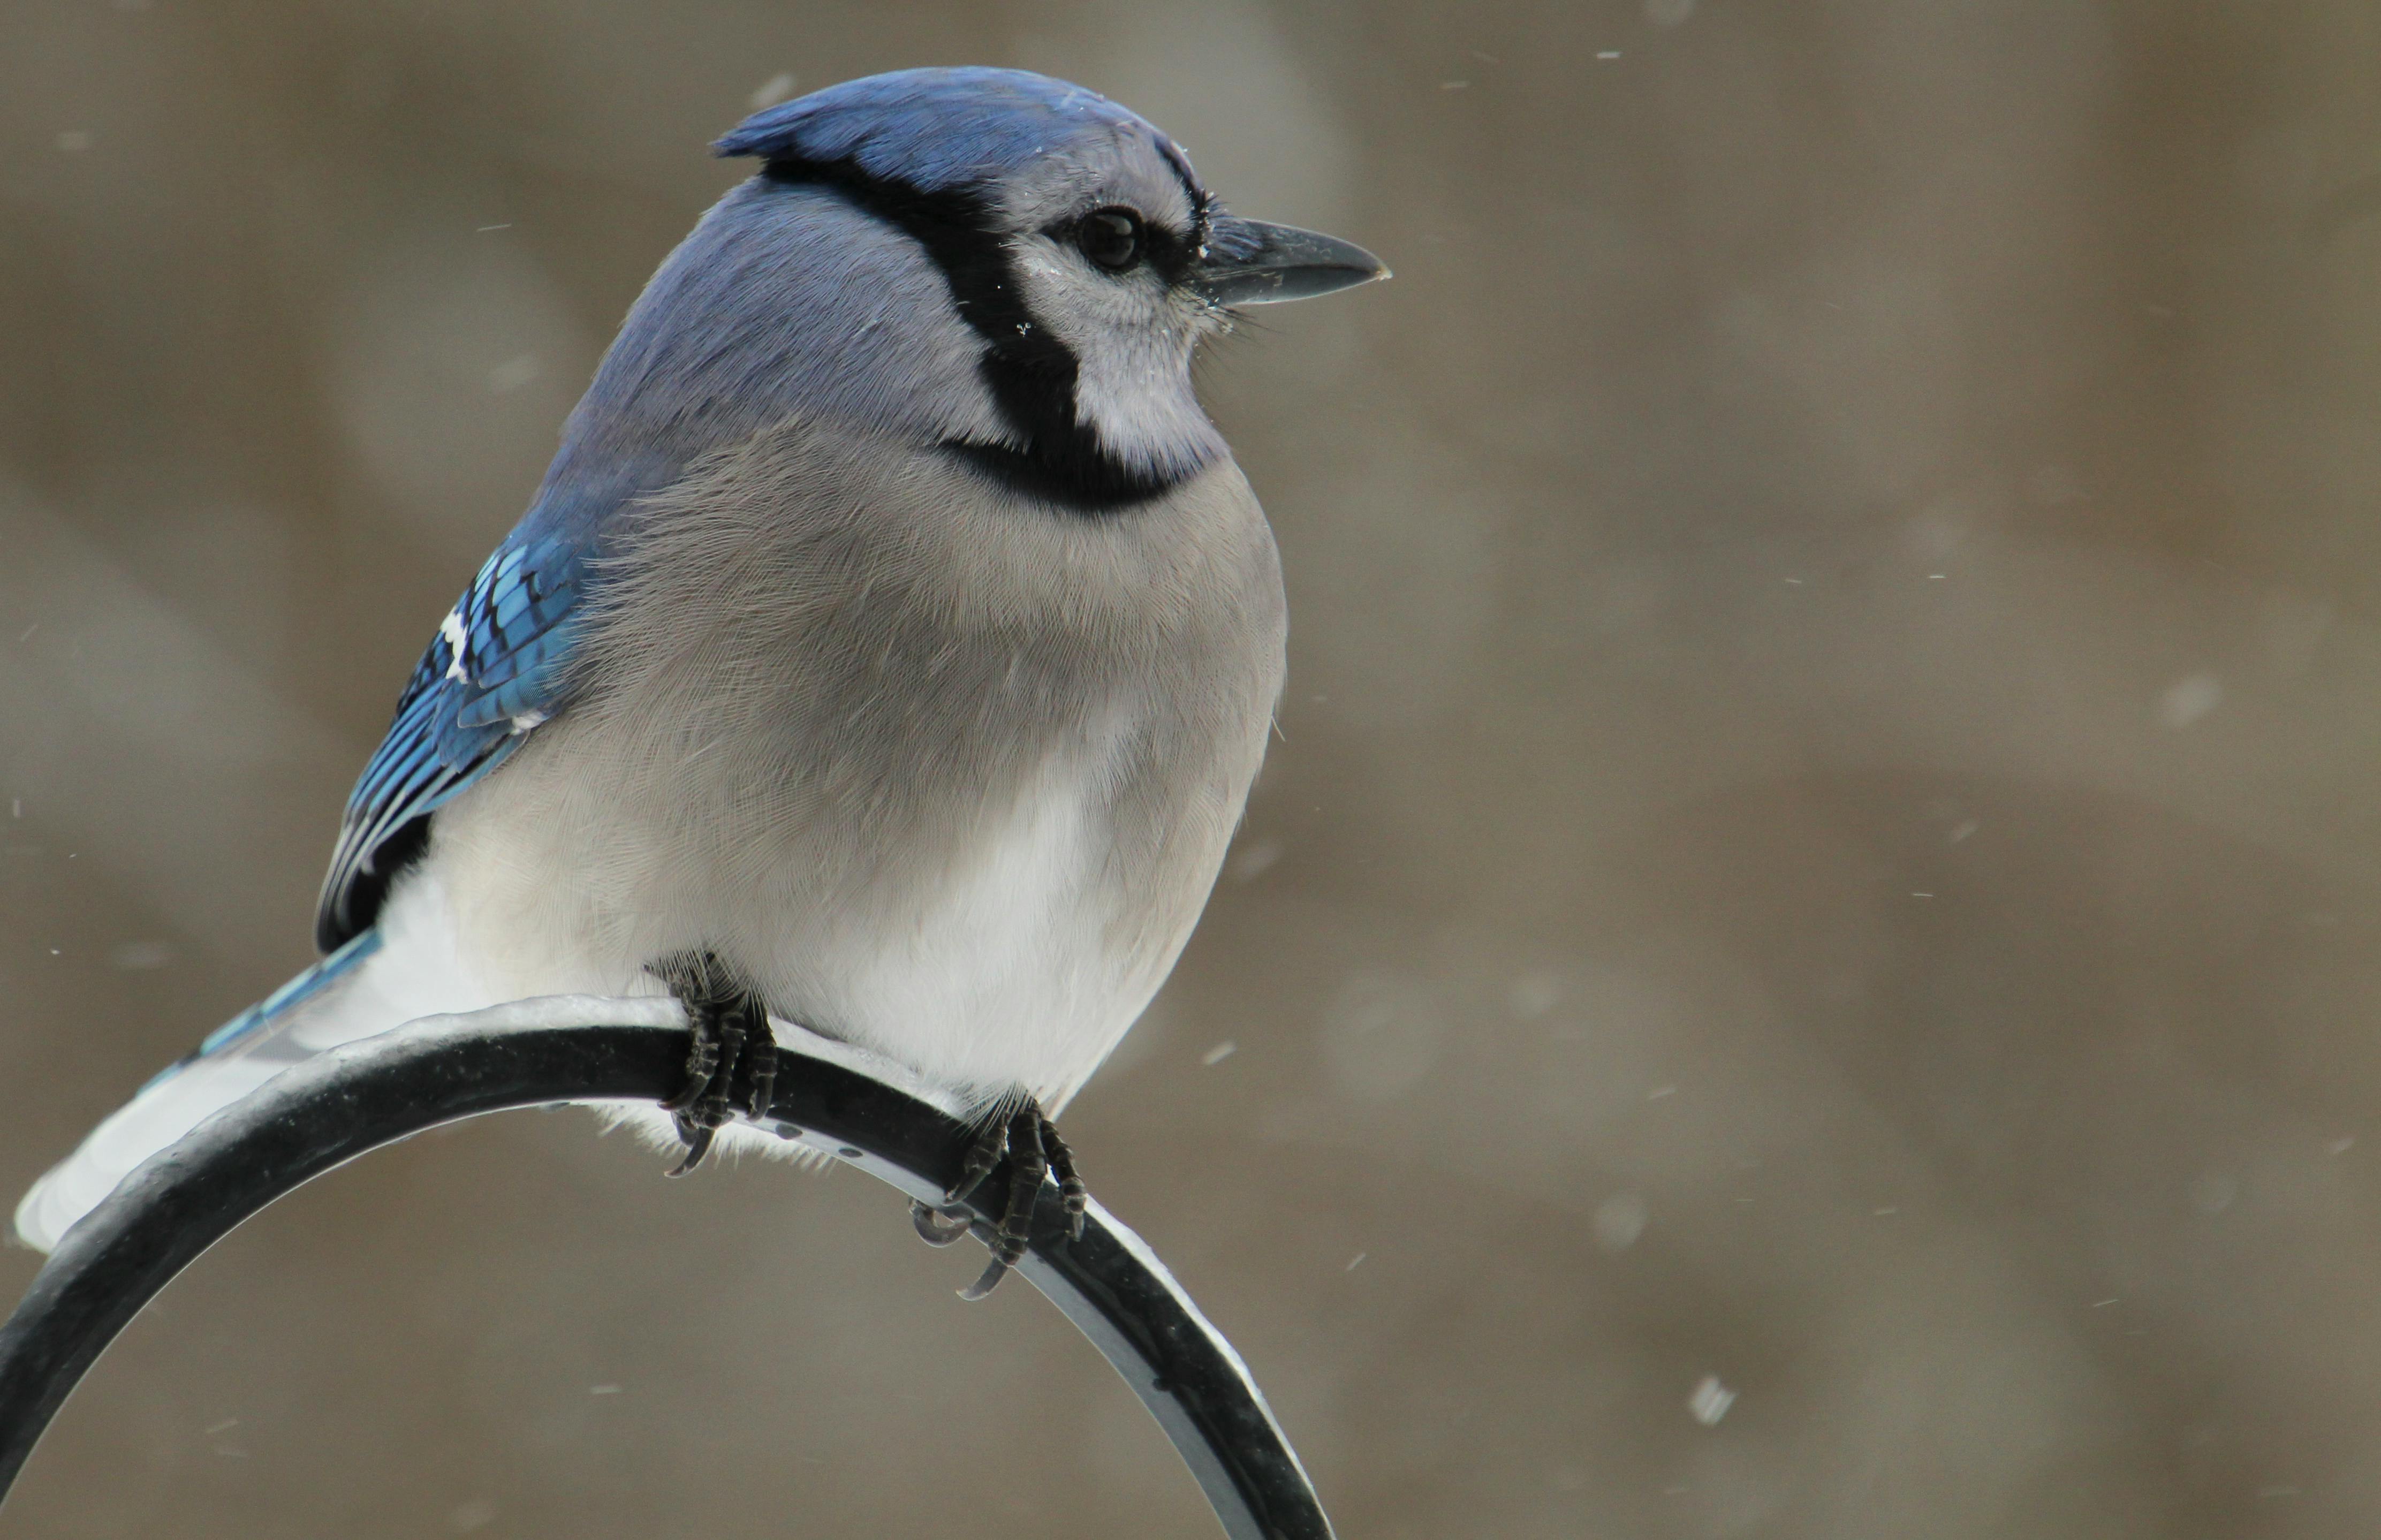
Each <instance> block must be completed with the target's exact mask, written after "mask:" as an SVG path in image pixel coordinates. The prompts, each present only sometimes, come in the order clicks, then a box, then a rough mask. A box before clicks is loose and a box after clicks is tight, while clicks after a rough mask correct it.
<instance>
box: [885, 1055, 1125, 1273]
mask: <svg viewBox="0 0 2381 1540" xmlns="http://www.w3.org/2000/svg"><path fill="white" fill-rule="evenodd" d="M1003 1156H1006V1157H1007V1160H1008V1166H1009V1170H1008V1193H1007V1203H1006V1204H1003V1205H1002V1207H1001V1210H1000V1223H999V1228H998V1229H997V1231H996V1232H995V1235H994V1237H993V1241H992V1261H991V1262H990V1263H989V1264H987V1265H985V1267H984V1270H983V1277H979V1278H977V1279H976V1280H975V1281H974V1282H973V1283H971V1284H969V1285H968V1286H967V1287H966V1288H965V1289H960V1290H959V1298H960V1299H963V1300H980V1299H983V1297H984V1296H985V1295H986V1294H989V1293H991V1292H992V1291H993V1289H994V1288H995V1286H997V1285H998V1284H999V1282H1000V1280H1001V1279H1002V1278H1003V1277H1006V1276H1007V1273H1008V1270H1009V1269H1010V1268H1011V1267H1014V1266H1015V1265H1017V1263H1018V1261H1019V1259H1020V1258H1022V1257H1023V1256H1024V1255H1025V1249H1026V1245H1027V1242H1028V1240H1029V1238H1030V1236H1031V1234H1032V1224H1033V1205H1034V1204H1035V1202H1036V1201H1037V1200H1038V1199H1039V1198H1040V1196H1041V1192H1042V1183H1043V1180H1044V1179H1045V1178H1048V1177H1054V1176H1055V1177H1056V1179H1057V1181H1058V1201H1059V1204H1060V1206H1061V1207H1063V1208H1064V1209H1065V1210H1066V1214H1067V1233H1068V1235H1069V1236H1071V1237H1073V1238H1074V1239H1075V1240H1078V1241H1080V1240H1081V1239H1082V1238H1083V1215H1084V1212H1085V1210H1086V1209H1088V1208H1089V1206H1090V1204H1091V1201H1092V1195H1091V1192H1090V1190H1089V1189H1088V1188H1086V1187H1084V1185H1083V1179H1082V1178H1081V1176H1079V1175H1078V1174H1077V1173H1076V1171H1075V1152H1074V1151H1072V1150H1070V1149H1068V1147H1067V1142H1066V1141H1065V1140H1064V1139H1061V1138H1059V1137H1058V1125H1057V1124H1056V1123H1054V1122H1052V1121H1050V1119H1049V1118H1047V1117H1045V1116H1044V1115H1043V1111H1042V1108H1041V1106H1040V1104H1038V1103H1035V1102H1028V1103H1026V1104H1025V1105H1024V1106H1022V1107H1020V1108H1019V1109H1018V1110H1017V1111H1015V1112H1012V1113H1010V1114H1008V1115H1007V1116H1006V1117H1001V1118H994V1119H993V1120H992V1121H991V1122H989V1123H987V1124H985V1125H984V1126H983V1129H982V1131H979V1132H978V1133H977V1134H976V1138H975V1143H972V1144H971V1145H969V1146H968V1153H967V1161H966V1163H965V1164H964V1165H963V1166H962V1167H960V1169H959V1182H958V1184H957V1185H956V1186H954V1187H953V1188H952V1189H951V1190H950V1191H949V1192H946V1193H944V1194H943V1202H942V1204H941V1206H939V1207H934V1206H930V1205H928V1204H922V1203H912V1204H910V1222H911V1223H913V1224H915V1225H916V1226H917V1227H918V1234H919V1235H920V1236H921V1237H922V1238H923V1239H924V1241H926V1243H927V1244H928V1245H931V1246H947V1245H949V1244H950V1243H951V1242H952V1241H957V1240H958V1239H959V1237H961V1236H963V1235H965V1234H966V1233H967V1232H968V1223H969V1220H968V1213H967V1210H966V1209H965V1208H964V1207H963V1206H961V1205H962V1204H964V1203H965V1202H966V1200H967V1198H968V1195H969V1194H971V1193H972V1192H974V1191H975V1190H976V1189H977V1188H979V1187H981V1186H983V1183H984V1179H986V1178H988V1177H990V1176H991V1175H992V1174H993V1172H994V1171H995V1169H996V1168H997V1167H999V1165H1000V1162H1001V1159H1002V1157H1003Z"/></svg>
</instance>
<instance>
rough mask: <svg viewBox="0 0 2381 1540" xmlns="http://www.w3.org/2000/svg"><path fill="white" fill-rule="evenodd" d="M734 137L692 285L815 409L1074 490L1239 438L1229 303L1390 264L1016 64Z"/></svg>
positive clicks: (1121, 479) (1028, 480)
mask: <svg viewBox="0 0 2381 1540" xmlns="http://www.w3.org/2000/svg"><path fill="white" fill-rule="evenodd" d="M717 149H718V152H719V153H721V154H723V155H728V156H751V157H754V158H756V159H758V160H759V161H760V162H761V169H760V172H759V174H758V175H757V176H756V177H753V178H752V179H751V181H749V182H747V183H745V184H744V185H743V187H741V188H739V189H737V191H735V192H732V193H730V194H729V196H728V198H727V200H725V201H724V202H722V204H721V206H720V209H719V210H717V211H715V212H714V215H713V218H712V219H711V220H710V221H706V229H705V230H698V231H697V233H696V236H695V237H694V238H690V241H689V243H688V247H687V248H686V249H683V250H682V251H681V252H680V254H679V257H678V258H677V259H673V264H674V265H694V264H700V265H701V267H702V272H701V273H700V274H690V275H688V276H687V277H686V278H685V280H684V281H683V282H682V283H680V284H679V285H678V288H680V289H684V290H687V291H688V293H689V297H690V298H693V299H701V300H703V301H704V302H705V303H707V304H708V305H710V306H711V307H712V308H714V309H715V308H717V306H719V305H721V304H729V305H732V306H733V307H734V309H735V312H736V319H737V322H738V324H741V325H744V326H748V327H754V328H759V329H761V330H762V331H763V332H765V333H769V334H773V335H774V336H775V337H777V338H778V340H779V343H780V344H781V347H782V350H783V353H784V356H783V358H782V360H781V361H780V362H781V368H782V369H783V370H785V371H788V372H789V374H790V376H791V378H792V380H793V384H794V386H795V388H798V389H800V391H801V392H802V393H803V395H802V400H801V404H802V405H804V406H806V407H811V408H813V409H818V408H822V407H823V408H824V409H827V410H829V411H830V413H833V412H835V411H836V410H840V411H841V412H842V413H843V414H845V415H854V414H861V413H874V414H877V415H878V416H880V417H883V418H885V419H886V420H888V425H889V426H898V427H901V428H903V429H907V430H916V429H918V428H921V427H922V428H924V429H925V431H927V432H929V433H931V434H934V436H935V437H936V439H937V440H938V441H939V442H941V443H943V444H944V445H946V446H947V447H949V448H950V449H951V451H952V452H954V453H957V454H960V455H963V456H965V457H967V458H970V459H971V460H973V461H974V462H975V463H976V464H977V465H978V466H980V467H981V468H982V469H983V470H984V471H987V472H988V473H990V474H993V475H995V476H998V477H1000V478H1001V479H1003V480H1005V481H1007V482H1009V483H1012V484H1014V485H1018V486H1020V487H1021V488H1023V489H1025V490H1028V491H1032V492H1034V493H1036V494H1038V495H1042V496H1044V497H1045V498H1048V499H1050V500H1053V501H1056V502H1059V503H1062V504H1067V505H1069V506H1074V507H1082V508H1090V509H1097V508H1103V507H1119V506H1126V505H1129V504H1131V503H1133V502H1136V501H1139V500H1142V499H1143V498H1146V497H1148V496H1150V495H1153V494H1154V493H1156V492H1159V491H1162V490H1164V489H1165V488H1166V486H1169V485H1172V484H1174V483H1178V482H1179V481H1181V480H1183V479H1185V478H1187V477H1189V476H1191V475H1195V474H1197V473H1198V471H1200V470H1201V469H1203V467H1204V466H1206V465H1207V464H1209V463H1211V462H1212V461H1213V460H1215V458H1218V457H1219V456H1220V455H1221V454H1222V453H1223V445H1222V442H1221V440H1220V439H1219V438H1218V436H1217V435H1216V433H1215V427H1214V426H1213V424H1211V423H1210V422H1208V420H1207V417H1206V414H1205V413H1204V412H1203V410H1202V409H1200V406H1199V403H1198V399H1197V397H1196V396H1195V395H1194V394H1193V392H1192V389H1191V373H1190V370H1191V354H1192V351H1193V349H1194V348H1196V346H1197V344H1198V343H1199V341H1200V339H1201V338H1202V337H1203V336H1208V335H1209V334H1211V333H1213V332H1215V331H1216V330H1218V329H1220V328H1221V327H1222V326H1223V325H1224V324H1226V321H1227V314H1228V311H1229V309H1230V308H1231V307H1234V306H1238V305H1246V304H1257V303H1264V302H1267V301H1271V300H1279V299H1303V298H1306V297H1307V296H1310V295H1315V294H1325V293H1328V292H1330V291H1331V290H1333V289H1337V288H1344V287H1349V286H1350V285H1353V284H1361V283H1364V282H1366V281H1368V280H1370V279H1373V278H1378V277H1385V276H1386V275H1387V272H1388V270H1387V269H1386V267H1384V266H1382V265H1381V263H1380V262H1379V261H1378V259H1376V258H1374V256H1373V255H1372V254H1371V253H1370V252H1368V251H1363V250H1362V249H1361V248H1359V247H1356V246H1353V245H1350V244H1349V243H1348V242H1346V241H1343V240H1337V239H1334V238H1330V237H1327V236H1319V235H1314V234H1312V233H1310V232H1307V231H1302V230H1296V229H1292V228H1289V227H1288V226H1277V225H1265V224H1261V223H1259V222H1257V221H1254V220H1248V219H1240V218H1237V217H1235V216H1233V215H1230V214H1226V213H1224V212H1223V211H1222V209H1221V207H1220V206H1219V205H1218V204H1217V202H1216V201H1215V198H1214V197H1213V195H1211V194H1210V193H1209V192H1208V191H1207V189H1206V188H1205V186H1204V185H1203V184H1202V183H1201V181H1200V180H1199V177H1198V173H1197V172H1195V171H1194V170H1192V169H1191V162H1190V158H1189V157H1188V156H1187V155H1185V154H1184V153H1183V151H1182V149H1181V147H1180V146H1179V145H1178V144H1176V143H1175V142H1174V141H1172V140H1170V139H1168V138H1166V135H1164V134H1163V133H1160V132H1159V131H1158V130H1157V129H1156V128H1154V127H1153V126H1152V125H1150V124H1149V123H1147V122H1145V121H1144V120H1142V118H1141V117H1139V116H1135V115H1134V114H1132V113H1130V112H1128V111H1127V110H1125V109H1124V108H1123V107H1120V106H1118V105H1117V104H1115V103H1113V102H1110V101H1108V100H1107V99H1106V98H1105V97H1103V96H1100V95H1098V94H1096V93H1095V92H1090V91H1086V90H1084V89H1083V88H1082V87H1081V86H1074V85H1069V84H1068V83H1066V82H1065V81H1062V80H1054V79H1049V78H1047V77H1045V76H1041V75H1033V74H1029V73H1026V72H1024V71H1020V70H1010V69H983V68H965V69H908V70H901V71H898V72H897V73H894V74H889V75H876V76H871V77H869V78H867V79H858V80H849V81H846V82H844V83H843V84H840V85H836V86H831V87H829V88H827V89H825V90H824V91H820V92H814V93H812V95H809V96H805V97H801V98H800V99H798V100H796V101H792V102H788V103H786V104H782V105H780V106H775V107H771V108H769V109H768V110H767V111H765V112H762V113H759V114H757V115H756V116H753V117H751V118H750V119H748V120H747V121H746V122H745V123H744V124H743V125H742V126H740V127H739V128H737V129H736V130H735V131H734V132H733V133H730V134H729V135H727V137H726V138H725V139H723V140H721V141H719V143H718V145H717ZM670 273H671V269H670V268H669V267H665V269H664V273H663V275H662V276H661V277H660V278H657V279H656V284H655V287H656V290H661V289H664V288H665V280H667V279H668V278H669V277H670ZM651 298H652V296H650V295H649V299H651ZM672 302H673V303H682V301H678V300H675V299H674V300H673V301H672ZM641 308H642V307H641ZM635 324H636V322H635V320H634V319H632V322H631V326H632V328H633V327H634V326H635ZM706 329H710V330H715V328H706ZM626 340H627V339H626V338H625V337H624V343H625V342H626ZM711 342H712V344H713V345H714V352H713V354H712V355H711V356H712V357H714V358H717V357H723V356H725V355H724V354H722V353H721V352H719V351H718V350H717V349H718V348H721V347H727V346H728V343H727V339H722V338H719V337H717V336H713V337H712V338H711ZM744 350H745V349H742V348H732V347H730V348H729V351H731V352H735V353H739V354H740V353H741V352H743V351H744ZM739 369H742V370H743V371H744V373H746V374H747V376H748V377H749V374H750V369H749V366H747V365H739Z"/></svg>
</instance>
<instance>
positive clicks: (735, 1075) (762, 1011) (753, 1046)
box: [646, 952, 777, 1177]
mask: <svg viewBox="0 0 2381 1540" xmlns="http://www.w3.org/2000/svg"><path fill="white" fill-rule="evenodd" d="M646 972H650V973H652V974H653V975H654V976H655V977H656V978H659V979H660V980H661V981H662V982H663V983H664V984H667V985H669V992H670V993H671V994H672V995H675V996H678V1004H680V1005H682V1006H684V1007H685V1008H686V1019H687V1022H688V1024H689V1025H690V1026H691V1027H692V1028H693V1029H694V1045H693V1047H692V1048H691V1049H690V1050H689V1051H688V1053H687V1056H686V1089H685V1090H683V1091H680V1092H679V1093H678V1094H677V1095H675V1096H673V1097H671V1098H670V1099H669V1100H668V1101H666V1102H664V1103H663V1104H662V1108H663V1110H664V1111H665V1112H667V1113H669V1114H670V1115H671V1117H672V1118H673V1119H674V1120H675V1121H676V1122H677V1124H678V1138H679V1140H680V1141H682V1142H683V1143H685V1145H686V1155H685V1157H684V1158H683V1159H681V1160H679V1162H678V1164H677V1165H676V1166H675V1167H671V1169H670V1172H669V1174H670V1175H671V1176H674V1177H682V1176H685V1175H686V1174H687V1173H688V1172H690V1171H691V1170H693V1169H694V1168H695V1167H698V1166H700V1165H702V1157H703V1156H704V1155H709V1154H710V1153H711V1143H712V1140H713V1138H714V1136H715V1135H716V1134H717V1133H718V1131H719V1130H720V1129H721V1128H722V1127H723V1126H725V1125H726V1123H727V1120H728V1119H729V1118H731V1117H733V1116H734V1115H735V1114H736V1113H738V1112H739V1111H740V1112H742V1113H744V1114H745V1115H746V1116H748V1117H751V1118H761V1117H765V1116H766V1115H767V1113H768V1110H769V1100H770V1097H771V1096H772V1095H774V1094H775V1091H776V1086H777V1037H776V1033H775V1032H773V1031H771V1030H770V1027H769V1012H768V1009H767V1008H766V1007H764V1006H763V1005H762V1003H761V1001H760V999H759V998H758V997H757V996H754V995H753V993H752V992H751V990H750V989H747V988H745V987H744V986H743V985H742V984H739V982H738V981H737V980H736V977H735V975H734V974H733V973H731V972H729V971H728V970H727V967H726V966H725V965H724V964H722V963H721V962H720V960H719V959H717V958H716V957H714V956H713V955H712V954H711V953H709V952H681V953H678V955H677V956H675V957H668V958H664V959H662V960H661V961H659V962H656V963H653V964H652V965H651V966H650V967H648V968H647V970H646Z"/></svg>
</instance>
